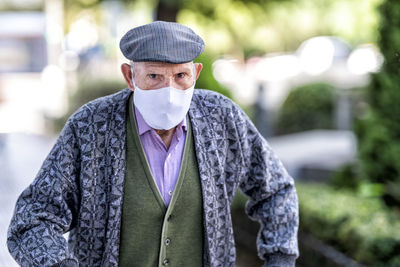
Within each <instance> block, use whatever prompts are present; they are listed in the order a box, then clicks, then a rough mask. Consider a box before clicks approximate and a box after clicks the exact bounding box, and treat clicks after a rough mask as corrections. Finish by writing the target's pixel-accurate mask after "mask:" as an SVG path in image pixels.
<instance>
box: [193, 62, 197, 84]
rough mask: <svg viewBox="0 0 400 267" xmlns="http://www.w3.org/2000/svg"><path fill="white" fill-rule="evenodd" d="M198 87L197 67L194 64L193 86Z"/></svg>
mask: <svg viewBox="0 0 400 267" xmlns="http://www.w3.org/2000/svg"><path fill="white" fill-rule="evenodd" d="M195 85H196V65H195V64H194V62H193V85H192V87H194V86H195Z"/></svg>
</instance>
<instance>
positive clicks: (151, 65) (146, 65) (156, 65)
mask: <svg viewBox="0 0 400 267" xmlns="http://www.w3.org/2000/svg"><path fill="white" fill-rule="evenodd" d="M137 65H138V66H140V67H142V68H143V69H145V70H147V69H168V70H169V69H191V68H192V66H193V62H187V63H181V64H172V63H167V62H138V64H137Z"/></svg>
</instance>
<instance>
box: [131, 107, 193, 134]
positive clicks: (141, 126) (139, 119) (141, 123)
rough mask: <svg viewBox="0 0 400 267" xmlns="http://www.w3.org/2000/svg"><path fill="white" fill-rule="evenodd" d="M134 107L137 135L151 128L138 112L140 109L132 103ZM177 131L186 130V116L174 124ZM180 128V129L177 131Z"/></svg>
mask: <svg viewBox="0 0 400 267" xmlns="http://www.w3.org/2000/svg"><path fill="white" fill-rule="evenodd" d="M133 106H134V107H135V116H136V123H137V126H138V132H139V135H143V134H144V133H146V132H148V131H151V130H153V128H151V127H150V126H149V125H148V124H147V123H146V121H145V120H144V119H143V116H142V114H140V111H139V110H138V109H137V108H136V106H135V104H134V105H133ZM176 128H177V132H181V131H185V132H186V131H187V121H186V116H185V117H184V118H183V120H182V121H181V122H180V123H179V124H178V125H177V126H176ZM179 130H180V131H179Z"/></svg>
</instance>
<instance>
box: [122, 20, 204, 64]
mask: <svg viewBox="0 0 400 267" xmlns="http://www.w3.org/2000/svg"><path fill="white" fill-rule="evenodd" d="M204 46H205V45H204V41H203V39H201V37H200V36H198V35H197V34H196V33H194V31H192V30H191V29H190V28H188V27H186V26H184V25H181V24H179V23H175V22H164V21H155V22H152V23H149V24H146V25H143V26H139V27H136V28H133V29H131V30H130V31H128V32H127V33H126V34H125V35H124V36H123V37H122V39H121V42H120V43H119V47H120V48H121V51H122V54H124V56H125V57H126V58H127V59H130V60H132V61H135V62H141V61H157V62H168V63H175V64H178V63H185V62H190V61H193V60H194V59H195V58H196V57H198V56H199V55H200V54H201V53H202V52H203V51H204Z"/></svg>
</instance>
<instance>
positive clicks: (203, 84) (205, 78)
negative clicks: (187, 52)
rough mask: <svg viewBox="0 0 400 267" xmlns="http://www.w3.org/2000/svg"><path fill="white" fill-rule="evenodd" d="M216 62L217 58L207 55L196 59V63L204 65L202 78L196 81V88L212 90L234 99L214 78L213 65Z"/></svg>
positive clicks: (204, 54)
mask: <svg viewBox="0 0 400 267" xmlns="http://www.w3.org/2000/svg"><path fill="white" fill-rule="evenodd" d="M215 60H216V58H215V57H213V56H211V55H209V54H206V53H203V54H201V55H200V56H199V57H198V58H196V60H195V62H198V63H202V64H203V70H202V71H201V73H200V76H199V78H198V79H197V81H196V88H201V89H208V90H212V91H215V92H218V93H221V94H223V95H225V96H227V97H229V98H232V94H231V92H230V91H229V90H228V89H227V88H226V87H224V86H222V85H221V84H220V83H219V82H217V81H216V80H215V78H214V75H213V71H212V64H213V62H214V61H215Z"/></svg>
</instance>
